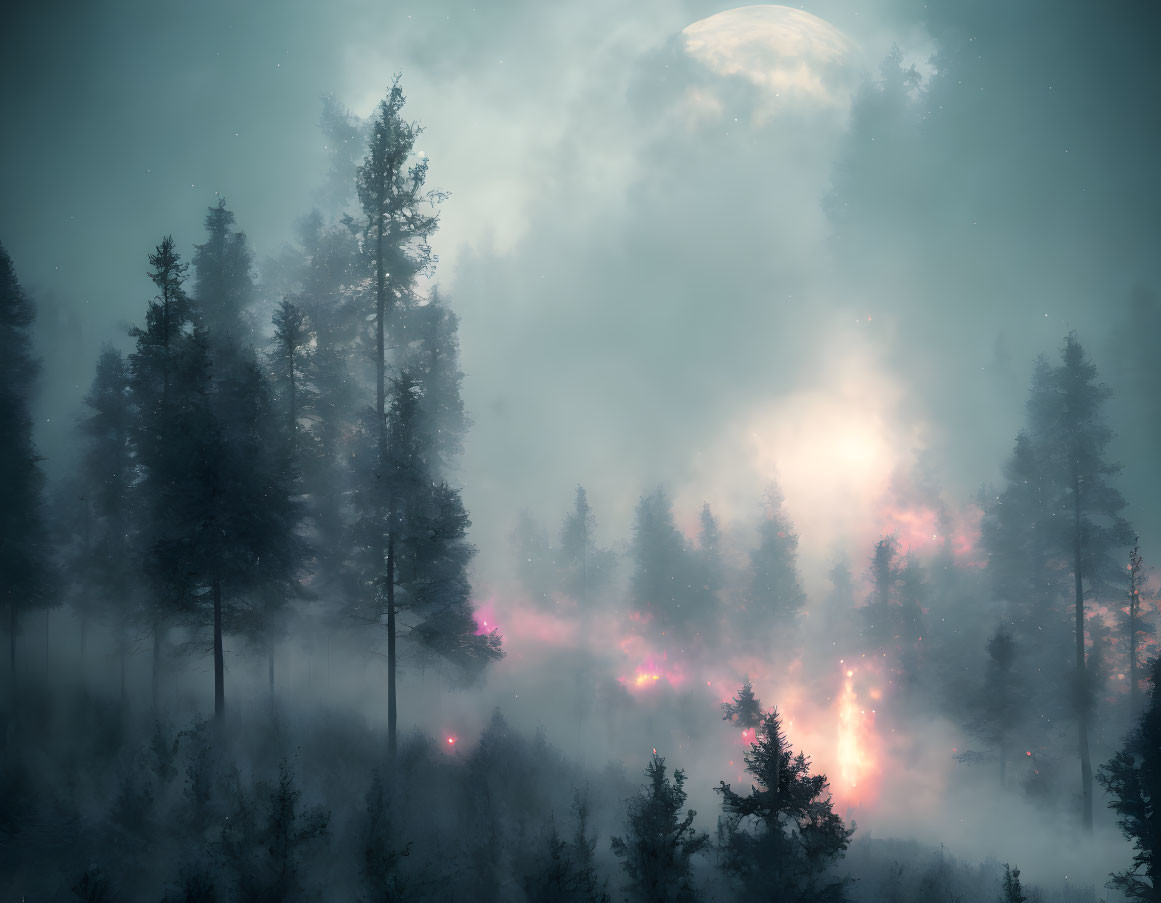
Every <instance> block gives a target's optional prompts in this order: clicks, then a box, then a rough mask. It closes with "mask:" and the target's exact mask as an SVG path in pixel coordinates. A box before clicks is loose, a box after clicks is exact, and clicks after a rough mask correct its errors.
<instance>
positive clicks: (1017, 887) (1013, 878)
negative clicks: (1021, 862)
mask: <svg viewBox="0 0 1161 903" xmlns="http://www.w3.org/2000/svg"><path fill="white" fill-rule="evenodd" d="M1001 903H1028V897H1027V896H1026V895H1025V894H1024V887H1023V885H1021V884H1020V870H1019V869H1014V868H1012V867H1011V866H1010V865H1008V863H1006V862H1005V863H1004V899H1003V900H1002V901H1001Z"/></svg>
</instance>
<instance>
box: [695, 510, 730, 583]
mask: <svg viewBox="0 0 1161 903" xmlns="http://www.w3.org/2000/svg"><path fill="white" fill-rule="evenodd" d="M697 558H698V570H699V572H700V574H701V578H702V583H703V585H704V587H705V590H706V592H708V593H711V594H716V593H719V592H721V590H722V587H723V586H724V585H725V581H726V577H725V564H724V563H723V562H722V531H721V525H720V524H719V523H718V519H717V518H716V517H714V513H713V511H712V510H711V509H710V504H709V502H706V503H705V504H703V505H702V506H701V518H700V529H699V530H698V534H697Z"/></svg>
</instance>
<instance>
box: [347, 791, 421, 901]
mask: <svg viewBox="0 0 1161 903" xmlns="http://www.w3.org/2000/svg"><path fill="white" fill-rule="evenodd" d="M364 799H365V803H366V814H365V816H364V819H365V820H364V822H363V829H362V862H361V863H360V867H359V873H360V877H361V878H362V880H363V885H364V886H365V887H366V888H367V899H368V900H369V901H382V903H392V901H395V900H402V899H405V897H404V893H405V888H404V884H403V879H402V876H401V875H400V860H402V859H404V858H405V857H407V856H409V855H411V844H410V843H407V844H403V845H400V844H399V843H398V841H397V840H396V837H395V825H394V823H393V821H392V818H391V809H390V805H389V799H388V795H387V789H386V787H384V785H383V779H382V777H381V776H380V774H379V773H378V772H377V771H376V772H375V775H374V778H373V780H372V782H371V789H370V790H368V791H367V795H366V797H365V798H364Z"/></svg>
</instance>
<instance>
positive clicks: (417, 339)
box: [397, 290, 470, 479]
mask: <svg viewBox="0 0 1161 903" xmlns="http://www.w3.org/2000/svg"><path fill="white" fill-rule="evenodd" d="M401 319H402V320H403V322H402V324H401V325H400V327H399V330H398V331H397V335H399V340H400V341H404V342H406V343H407V346H408V347H407V352H406V353H405V354H404V355H402V359H401V368H404V369H407V370H408V371H409V372H410V373H411V374H412V376H413V377H414V378H415V380H416V383H417V384H418V386H419V389H420V392H421V397H422V400H423V403H422V405H421V406H420V410H419V417H420V421H421V422H420V424H419V432H420V434H421V435H423V436H425V437H426V438H427V441H428V442H429V443H430V448H428V449H427V450H426V452H425V456H426V458H427V461H428V465H429V467H430V468H431V470H432V473H433V474H435V475H436V476H437V477H439V478H441V479H442V478H446V477H447V476H448V475H449V471H450V470H451V469H452V468H453V467H454V466H455V461H456V458H457V457H458V456H459V455H460V453H461V452H462V451H463V446H464V435H465V433H466V432H467V429H468V426H469V424H470V419H469V417H468V415H467V412H466V411H465V410H464V403H463V399H462V397H461V396H460V387H461V385H462V383H463V378H464V374H463V372H462V371H461V370H460V340H459V318H458V317H457V316H456V315H455V312H454V311H452V310H451V308H449V307H448V305H447V303H446V302H445V301H444V299H443V298H442V297H441V296H440V294H439V293H438V292H437V291H435V290H433V291H432V297H431V299H430V300H429V301H428V302H427V303H426V304H418V305H412V306H411V307H410V308H408V309H406V314H405V316H402V317H401Z"/></svg>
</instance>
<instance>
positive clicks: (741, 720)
mask: <svg viewBox="0 0 1161 903" xmlns="http://www.w3.org/2000/svg"><path fill="white" fill-rule="evenodd" d="M722 720H723V721H731V722H733V723H734V724H736V725H737V726H738V727H741V728H745V729H747V730H748V729H750V728H754V727H757V726H758V725H759V724H761V723H762V704H761V703H760V702H759V701H758V697H757V696H755V695H754V685H753V684H752V683H750V678H748V677H747V678H746V679H745V682H744V683H743V684H742V689H740V690H739V691H738V695H737V696H735V697H734V699H733V701H732V702H723V703H722Z"/></svg>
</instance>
